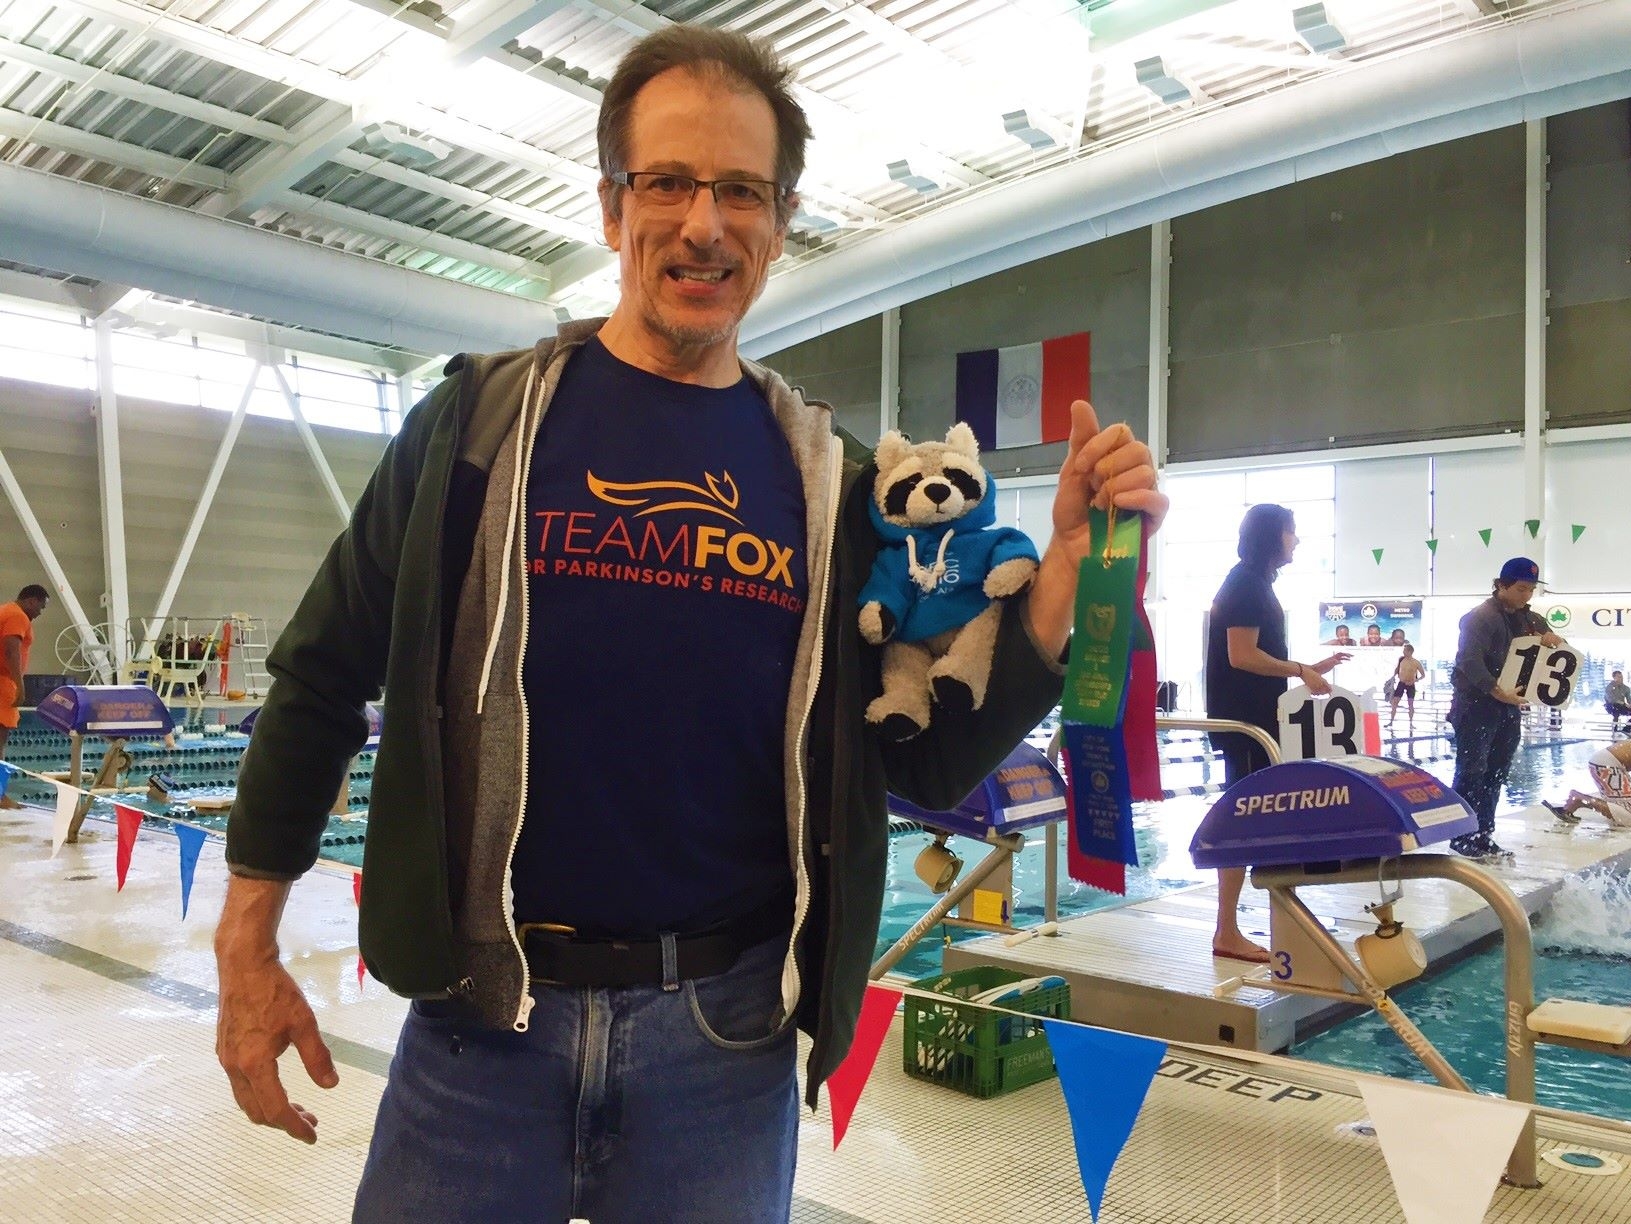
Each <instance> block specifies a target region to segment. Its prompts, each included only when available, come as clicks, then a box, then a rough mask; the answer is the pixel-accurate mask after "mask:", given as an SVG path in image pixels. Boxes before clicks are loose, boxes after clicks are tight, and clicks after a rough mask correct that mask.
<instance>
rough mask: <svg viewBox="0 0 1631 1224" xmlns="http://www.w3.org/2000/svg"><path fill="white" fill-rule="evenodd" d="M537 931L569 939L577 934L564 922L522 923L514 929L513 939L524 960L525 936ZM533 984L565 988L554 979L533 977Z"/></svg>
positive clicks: (573, 928) (575, 930)
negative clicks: (516, 940) (519, 947)
mask: <svg viewBox="0 0 1631 1224" xmlns="http://www.w3.org/2000/svg"><path fill="white" fill-rule="evenodd" d="M534 931H537V932H538V933H539V934H541V935H560V936H563V937H565V938H571V937H572V936H573V935H576V934H577V933H578V928H577V927H574V926H567V925H566V923H564V922H522V923H519V924H517V926H516V928H515V937H516V939H518V940H519V941H520V942H521V954H522V957H523V958H525V956H526V950H527V936H528V935H530V934H532V933H533V932H534ZM532 980H533V982H534V984H536V985H539V986H565V985H566V983H565V982H562V981H559V980H557V979H555V978H546V977H539V976H536V975H535V976H534V977H533V979H532Z"/></svg>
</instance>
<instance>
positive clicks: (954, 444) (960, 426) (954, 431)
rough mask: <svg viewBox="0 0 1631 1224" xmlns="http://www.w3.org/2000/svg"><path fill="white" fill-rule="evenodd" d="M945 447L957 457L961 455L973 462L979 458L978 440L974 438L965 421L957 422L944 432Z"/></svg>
mask: <svg viewBox="0 0 1631 1224" xmlns="http://www.w3.org/2000/svg"><path fill="white" fill-rule="evenodd" d="M946 445H947V446H949V447H951V448H952V450H954V451H956V452H957V453H958V454H959V455H963V456H965V457H966V458H968V459H972V460H974V461H975V462H978V461H979V458H980V440H979V439H978V438H976V437H975V436H974V431H973V430H972V429H970V428H969V424H968V422H967V421H958V422H957V424H955V425H953V426H952V427H951V428H950V429H948V430H946Z"/></svg>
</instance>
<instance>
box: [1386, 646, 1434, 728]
mask: <svg viewBox="0 0 1631 1224" xmlns="http://www.w3.org/2000/svg"><path fill="white" fill-rule="evenodd" d="M1425 675H1427V669H1426V668H1425V667H1423V666H1422V665H1421V660H1420V659H1418V658H1416V648H1415V647H1414V646H1412V645H1411V644H1410V643H1409V642H1406V643H1405V644H1404V653H1403V654H1402V655H1400V656H1399V662H1398V663H1397V664H1396V665H1395V666H1394V668H1393V695H1392V696H1391V697H1389V698H1388V699H1387V707H1388V710H1387V725H1388V726H1390V727H1391V726H1392V725H1393V720H1394V719H1395V718H1397V717H1398V716H1399V698H1401V697H1403V698H1404V699H1405V721H1406V723H1407V724H1408V725H1409V727H1410V734H1412V735H1414V734H1415V733H1416V685H1417V684H1419V683H1420V682H1421V680H1422V677H1424V676H1425Z"/></svg>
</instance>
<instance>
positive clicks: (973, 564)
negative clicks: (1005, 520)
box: [861, 476, 1037, 642]
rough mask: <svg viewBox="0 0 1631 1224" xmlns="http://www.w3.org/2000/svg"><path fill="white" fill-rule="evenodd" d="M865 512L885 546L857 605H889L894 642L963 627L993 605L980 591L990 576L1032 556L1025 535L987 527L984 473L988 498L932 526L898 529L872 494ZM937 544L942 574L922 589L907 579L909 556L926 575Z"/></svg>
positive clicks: (989, 511) (990, 488)
mask: <svg viewBox="0 0 1631 1224" xmlns="http://www.w3.org/2000/svg"><path fill="white" fill-rule="evenodd" d="M867 513H869V514H870V515H871V516H872V526H873V527H874V528H876V529H877V532H878V538H879V539H881V540H882V541H883V542H884V544H883V547H882V548H881V549H880V550H879V552H878V559H877V560H876V561H874V562H873V564H872V575H871V577H869V578H868V579H867V584H866V586H864V587H862V588H861V604H862V606H865V605H866V604H869V603H872V602H873V601H877V602H878V603H880V604H882V605H883V606H884V607H885V608H887V609H889V613H890V615H891V616H893V617H894V618H895V632H894V635H893V637H892V639H891V640H893V641H897V642H921V641H923V640H924V639H925V638H931V637H933V636H934V635H935V634H937V633H944V632H945V631H946V630H947V629H957V628H960V627H961V626H963V625H966V624H968V622H969V621H971V620H973V619H974V618H975V617H976V616H978V615H979V614H980V613H981V612H983V611H985V609H986V607H987V606H988V605H989V604H990V603H991V599H990V597H989V596H988V595H986V593H985V576H986V575H987V574H989V573H990V572H991V571H992V570H994V569H996V568H997V566H999V565H1001V564H1002V563H1003V562H1004V561H1011V560H1012V559H1013V558H1015V557H1029V558H1030V559H1031V560H1033V561H1035V560H1036V559H1037V556H1036V545H1034V544H1032V543H1031V539H1030V537H1029V536H1027V535H1026V534H1025V533H1024V532H1022V531H1019V530H1017V529H1016V528H1013V527H996V528H992V527H991V524H992V523H994V522H996V519H997V482H996V481H995V480H993V479H991V478H990V477H989V476H987V477H986V491H985V496H984V497H983V498H981V499H980V502H979V504H978V505H976V506H975V507H974V509H973V510H971V511H970V512H969V513H967V514H965V515H963V516H962V517H961V518H956V519H952V520H951V521H949V522H946V523H938V524H936V525H935V526H933V527H897V526H895V525H894V524H893V523H891V522H889V521H888V520H887V519H885V518H884V517H883V512H882V511H880V510H879V509H878V503H877V502H876V501H875V500H873V499H871V498H868V499H867ZM988 528H990V530H987V529H988ZM948 533H949V534H950V535H951V539H950V540H946V536H947V534H948ZM908 541H910V542H911V547H910V550H909V549H908ZM942 544H944V547H945V553H944V560H945V563H946V569H945V572H944V573H943V574H942V575H940V577H939V579H938V580H937V581H935V582H934V584H933V586H932V588H931V589H930V590H927V591H926V590H924V589H923V587H922V586H921V585H919V583H918V582H917V581H916V580H915V579H914V578H913V576H912V572H911V558H912V556H913V555H915V557H916V561H917V565H918V567H919V572H923V573H925V574H927V573H928V572H930V571H931V570H932V568H933V566H934V564H935V562H936V560H937V559H939V558H940V557H941V555H942V554H941V547H942Z"/></svg>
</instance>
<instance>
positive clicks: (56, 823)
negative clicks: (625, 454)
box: [51, 782, 79, 858]
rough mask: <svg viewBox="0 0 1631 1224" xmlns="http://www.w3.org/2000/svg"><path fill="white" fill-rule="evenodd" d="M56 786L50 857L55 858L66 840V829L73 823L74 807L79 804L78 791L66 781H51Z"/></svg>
mask: <svg viewBox="0 0 1631 1224" xmlns="http://www.w3.org/2000/svg"><path fill="white" fill-rule="evenodd" d="M51 785H52V786H54V787H56V788H57V814H56V815H55V816H54V817H53V818H52V820H51V857H52V858H56V857H57V852H58V851H59V850H61V849H62V845H63V843H64V842H66V841H67V840H68V829H69V828H70V827H71V826H72V825H73V823H74V809H75V808H77V807H78V806H79V791H77V790H76V789H75V788H73V787H72V786H69V785H68V784H67V783H66V782H53V783H51Z"/></svg>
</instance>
